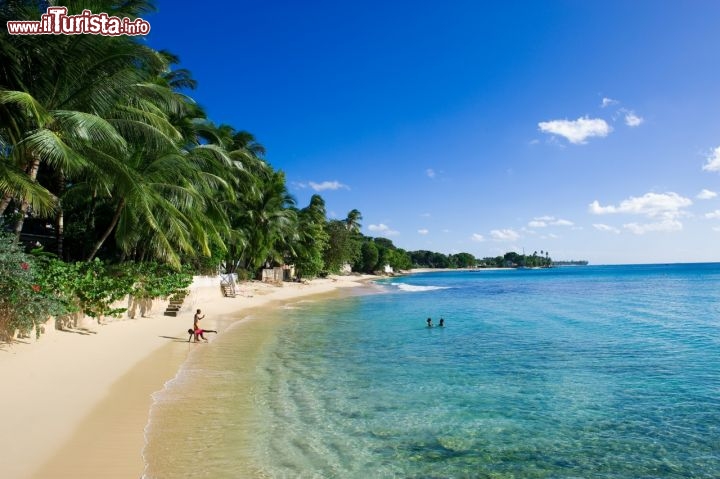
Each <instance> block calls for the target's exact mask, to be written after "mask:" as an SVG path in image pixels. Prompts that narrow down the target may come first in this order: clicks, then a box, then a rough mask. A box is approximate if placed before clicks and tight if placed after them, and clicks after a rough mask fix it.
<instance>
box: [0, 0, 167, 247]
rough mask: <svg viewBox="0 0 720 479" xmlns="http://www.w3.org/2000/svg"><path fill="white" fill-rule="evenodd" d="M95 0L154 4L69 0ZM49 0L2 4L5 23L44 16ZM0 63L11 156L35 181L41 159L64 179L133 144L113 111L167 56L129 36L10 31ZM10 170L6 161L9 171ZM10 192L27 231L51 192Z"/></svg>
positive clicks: (0, 37)
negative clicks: (110, 116)
mask: <svg viewBox="0 0 720 479" xmlns="http://www.w3.org/2000/svg"><path fill="white" fill-rule="evenodd" d="M90 3H92V4H93V5H94V6H101V8H103V11H108V12H116V13H122V16H137V14H138V13H139V12H144V11H147V10H149V9H150V8H151V7H150V5H151V4H150V3H149V2H145V1H142V0H136V1H133V2H125V3H123V4H121V5H120V6H118V5H117V4H116V2H110V1H106V2H83V1H69V2H65V5H66V6H67V7H68V10H69V12H70V13H79V12H80V11H82V9H83V8H85V7H87V6H88V5H89V4H90ZM41 4H44V2H26V1H12V0H11V1H7V2H5V3H4V4H3V5H2V6H0V23H2V22H5V21H7V20H18V19H28V20H36V19H37V15H38V13H39V11H40V6H41ZM105 7H106V8H105ZM93 9H94V10H97V9H96V8H93ZM68 59H72V61H68ZM0 64H1V65H2V68H0V85H2V88H0V104H1V105H3V111H4V112H6V113H9V114H8V115H3V117H2V121H1V122H0V130H1V131H3V132H4V133H8V132H11V133H12V134H11V135H4V136H7V137H9V138H11V140H12V141H11V144H10V145H9V146H8V148H7V149H6V150H5V151H6V153H8V154H6V155H4V156H5V157H8V158H12V161H13V163H14V164H15V167H16V169H20V170H23V171H25V173H26V174H27V176H28V180H29V182H31V183H33V182H35V181H36V178H37V175H38V172H39V170H40V167H41V166H42V165H47V166H49V167H50V168H51V169H53V170H56V171H57V172H58V175H57V176H59V177H60V178H61V180H60V182H59V183H60V184H61V185H62V184H64V177H65V176H66V175H74V174H77V173H78V172H79V171H81V170H83V169H84V168H85V167H87V166H88V164H89V160H90V159H92V158H94V157H95V153H96V152H100V153H102V154H107V155H110V156H112V155H117V154H118V153H120V152H121V151H122V150H124V149H125V147H126V143H125V140H124V139H123V138H122V137H121V136H120V135H119V134H118V132H117V131H116V130H115V129H114V128H113V126H112V125H111V124H110V123H109V122H108V121H107V116H106V115H107V113H108V112H109V111H115V110H116V108H115V107H116V105H118V104H120V103H122V102H123V100H124V99H127V98H128V97H130V96H132V93H131V90H132V89H133V88H134V86H135V85H136V84H137V83H138V81H139V80H140V79H141V78H142V76H143V72H144V71H146V70H147V69H148V68H150V67H151V66H154V67H153V68H157V66H158V65H161V64H162V58H161V57H160V56H159V55H158V54H157V52H155V51H153V50H152V49H150V48H147V47H145V46H143V45H141V44H140V43H138V42H136V41H134V40H132V39H129V38H122V37H118V38H107V37H101V36H95V35H79V36H72V37H69V36H61V35H55V36H52V35H51V36H12V37H11V36H10V35H8V34H6V33H3V34H0ZM100 156H101V157H102V155H100ZM7 171H8V168H4V171H3V176H4V177H5V178H6V179H8V178H9V176H8V174H7ZM50 176H52V175H50ZM15 183H16V184H17V182H15ZM46 189H47V188H46ZM3 193H4V196H3V198H2V200H1V201H0V208H1V210H0V214H1V213H2V212H4V210H5V209H6V208H7V206H8V204H9V203H10V201H11V200H13V199H14V200H15V202H16V203H17V205H18V207H19V210H20V217H19V220H18V221H17V224H16V226H15V231H16V233H17V234H18V235H19V233H20V232H21V231H22V228H23V225H24V221H25V218H26V216H27V215H28V214H29V211H30V206H31V205H33V204H39V201H41V200H42V197H43V196H45V198H47V194H43V192H42V191H37V190H36V191H35V192H34V193H36V194H33V191H31V190H26V191H25V193H23V192H21V191H19V190H17V188H15V190H14V191H13V189H12V188H5V189H4V192H3ZM58 209H59V211H60V214H62V209H61V208H58ZM34 211H35V212H37V210H34Z"/></svg>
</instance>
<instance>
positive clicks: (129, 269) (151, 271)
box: [121, 262, 192, 299]
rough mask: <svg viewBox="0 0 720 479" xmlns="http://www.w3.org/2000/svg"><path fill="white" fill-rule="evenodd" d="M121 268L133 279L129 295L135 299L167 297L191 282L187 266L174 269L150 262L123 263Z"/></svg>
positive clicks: (183, 288)
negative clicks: (179, 269) (177, 269)
mask: <svg viewBox="0 0 720 479" xmlns="http://www.w3.org/2000/svg"><path fill="white" fill-rule="evenodd" d="M121 269H122V270H123V273H124V274H125V275H127V276H128V277H130V278H131V279H133V280H134V283H133V285H132V288H131V289H130V295H131V296H133V297H134V298H137V299H153V298H167V297H169V296H172V295H174V294H176V293H179V292H181V291H184V290H185V289H187V287H188V286H190V284H191V283H192V273H191V272H190V270H189V268H187V267H185V268H183V269H182V270H181V271H176V270H174V269H172V268H171V267H170V266H168V265H165V264H158V263H155V262H151V263H125V264H122V265H121Z"/></svg>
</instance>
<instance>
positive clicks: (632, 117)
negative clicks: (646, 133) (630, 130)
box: [625, 111, 645, 127]
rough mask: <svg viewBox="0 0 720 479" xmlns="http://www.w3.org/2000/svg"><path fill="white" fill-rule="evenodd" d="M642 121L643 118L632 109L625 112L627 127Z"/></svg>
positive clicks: (637, 124) (640, 123)
mask: <svg viewBox="0 0 720 479" xmlns="http://www.w3.org/2000/svg"><path fill="white" fill-rule="evenodd" d="M644 121H645V119H644V118H642V117H640V116H637V115H636V114H635V112H634V111H626V112H625V124H626V125H627V126H629V127H635V126H640V125H642V123H643V122H644Z"/></svg>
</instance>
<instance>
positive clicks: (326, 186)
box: [309, 181, 350, 191]
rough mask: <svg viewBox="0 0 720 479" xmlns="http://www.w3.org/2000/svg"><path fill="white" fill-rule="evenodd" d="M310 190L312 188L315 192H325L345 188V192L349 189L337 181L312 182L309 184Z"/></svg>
mask: <svg viewBox="0 0 720 479" xmlns="http://www.w3.org/2000/svg"><path fill="white" fill-rule="evenodd" d="M309 185H310V188H312V189H313V190H315V191H325V190H339V189H341V188H345V189H346V190H349V189H350V187H349V186H347V185H343V184H342V183H340V182H339V181H323V182H322V183H315V182H314V181H311V182H309Z"/></svg>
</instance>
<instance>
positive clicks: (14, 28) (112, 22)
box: [7, 7, 150, 37]
mask: <svg viewBox="0 0 720 479" xmlns="http://www.w3.org/2000/svg"><path fill="white" fill-rule="evenodd" d="M7 29H8V33H9V34H10V35H81V34H84V33H87V34H90V35H106V36H113V37H115V36H118V35H147V34H148V33H150V23H149V22H146V21H145V20H143V19H142V18H136V19H135V20H131V19H129V18H127V17H124V18H119V17H111V16H109V15H108V14H107V13H97V14H95V13H92V12H91V11H90V10H83V12H82V13H81V14H80V15H68V14H67V7H48V9H47V13H44V14H42V15H41V16H40V21H22V20H13V21H9V22H7Z"/></svg>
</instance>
